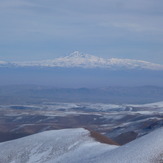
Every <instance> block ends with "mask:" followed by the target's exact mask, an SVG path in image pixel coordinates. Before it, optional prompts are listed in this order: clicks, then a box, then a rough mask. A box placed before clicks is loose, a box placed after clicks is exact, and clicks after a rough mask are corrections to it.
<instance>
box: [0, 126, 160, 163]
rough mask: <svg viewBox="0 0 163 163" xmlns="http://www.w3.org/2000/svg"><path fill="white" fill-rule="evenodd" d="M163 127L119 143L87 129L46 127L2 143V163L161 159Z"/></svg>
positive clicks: (144, 162)
mask: <svg viewBox="0 0 163 163" xmlns="http://www.w3.org/2000/svg"><path fill="white" fill-rule="evenodd" d="M162 135H163V128H160V129H158V130H156V131H154V132H152V133H150V134H148V135H146V136H144V137H141V138H139V139H137V140H135V141H133V142H131V143H129V144H126V145H124V146H121V147H118V146H115V145H108V144H103V143H100V142H97V141H96V140H95V139H94V138H92V137H91V136H90V132H89V131H88V130H86V129H82V128H78V129H64V130H56V131H46V132H42V133H39V134H35V135H32V136H28V137H25V138H21V139H17V140H13V141H9V142H5V143H0V162H3V163H22V162H23V163H27V162H28V163H36V162H37V163H68V162H71V163H153V162H154V163H157V162H158V163H160V162H163V137H162Z"/></svg>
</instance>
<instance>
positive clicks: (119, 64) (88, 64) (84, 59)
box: [0, 51, 163, 70]
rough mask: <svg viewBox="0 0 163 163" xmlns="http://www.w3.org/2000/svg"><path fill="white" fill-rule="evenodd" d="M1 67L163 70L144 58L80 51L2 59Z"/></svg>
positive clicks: (162, 66) (162, 67)
mask: <svg viewBox="0 0 163 163" xmlns="http://www.w3.org/2000/svg"><path fill="white" fill-rule="evenodd" d="M0 67H66V68H73V67H74V68H75V67H79V68H107V69H110V70H116V69H140V70H141V69H149V70H163V65H160V64H155V63H151V62H147V61H143V60H133V59H119V58H106V59H105V58H102V57H97V56H94V55H90V54H83V53H80V52H78V51H75V52H73V53H71V54H70V55H67V56H65V57H59V58H55V59H52V60H42V61H30V62H29V61H23V62H16V61H14V62H5V61H0Z"/></svg>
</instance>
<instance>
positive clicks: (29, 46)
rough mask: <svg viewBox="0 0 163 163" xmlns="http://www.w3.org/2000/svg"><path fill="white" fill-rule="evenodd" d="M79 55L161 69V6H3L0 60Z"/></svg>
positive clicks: (68, 1) (87, 1)
mask: <svg viewBox="0 0 163 163" xmlns="http://www.w3.org/2000/svg"><path fill="white" fill-rule="evenodd" d="M76 50H78V51H81V52H83V53H88V54H93V55H97V56H101V57H104V58H110V57H118V58H131V59H141V60H147V61H152V62H155V63H161V64H163V0H0V60H6V61H13V60H16V61H23V60H42V59H52V58H55V57H60V56H65V55H67V54H69V53H72V52H73V51H76Z"/></svg>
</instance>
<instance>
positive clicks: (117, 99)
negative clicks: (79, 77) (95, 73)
mask: <svg viewBox="0 0 163 163" xmlns="http://www.w3.org/2000/svg"><path fill="white" fill-rule="evenodd" d="M157 101H163V87H157V86H139V87H104V88H76V89H75V88H54V87H50V86H49V87H48V86H38V85H19V86H18V85H17V86H16V85H15V86H11V85H10V86H9V85H8V86H1V87H0V103H1V104H19V103H20V104H24V103H40V102H91V103H116V104H124V103H133V104H141V103H151V102H157Z"/></svg>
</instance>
